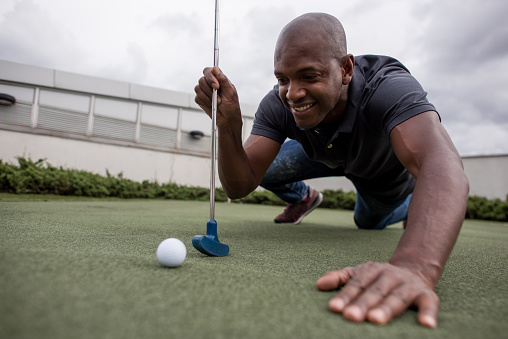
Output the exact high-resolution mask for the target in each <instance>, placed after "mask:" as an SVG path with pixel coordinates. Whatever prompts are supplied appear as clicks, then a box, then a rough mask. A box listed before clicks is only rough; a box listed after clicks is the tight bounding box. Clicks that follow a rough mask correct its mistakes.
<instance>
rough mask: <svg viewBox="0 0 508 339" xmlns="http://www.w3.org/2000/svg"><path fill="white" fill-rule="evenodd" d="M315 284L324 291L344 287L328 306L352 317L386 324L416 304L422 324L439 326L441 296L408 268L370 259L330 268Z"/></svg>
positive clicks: (432, 326) (345, 316)
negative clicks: (352, 265) (353, 265)
mask: <svg viewBox="0 0 508 339" xmlns="http://www.w3.org/2000/svg"><path fill="white" fill-rule="evenodd" d="M316 285H317V288H318V289H319V290H321V291H332V290H336V289H338V288H340V287H342V289H341V291H340V292H339V293H338V294H337V295H336V296H335V297H333V298H332V299H331V300H330V302H329V304H328V307H329V308H330V310H331V311H332V312H336V313H341V314H342V315H343V316H344V318H346V319H347V320H349V321H353V322H363V321H370V322H372V323H374V324H379V325H383V324H386V323H388V322H389V321H390V320H392V319H393V318H395V317H396V316H398V315H400V314H401V313H403V312H404V311H405V310H407V309H408V308H409V307H411V306H415V307H417V308H418V322H419V323H420V324H421V325H423V326H427V327H430V328H435V327H436V326H437V314H438V310H439V298H438V297H437V295H436V293H435V292H434V290H433V287H432V286H430V285H431V283H430V282H428V281H425V280H424V279H423V278H422V277H421V276H419V275H418V274H415V273H413V272H412V271H411V270H409V269H407V268H402V267H398V266H395V265H392V264H389V263H375V262H368V263H365V264H362V265H359V266H357V267H354V268H353V267H347V268H344V269H342V270H339V271H331V272H328V273H326V274H325V275H323V276H322V277H321V278H319V280H318V281H317V284H316Z"/></svg>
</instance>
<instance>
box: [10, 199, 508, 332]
mask: <svg viewBox="0 0 508 339" xmlns="http://www.w3.org/2000/svg"><path fill="white" fill-rule="evenodd" d="M0 199H1V201H0V216H1V220H0V338H122V339H123V338H331V337H334V338H362V339H364V338H461V339H464V338H503V337H504V338H506V336H507V335H506V333H508V325H507V323H506V319H508V306H507V302H508V283H507V279H508V273H507V269H506V263H507V262H508V260H507V259H508V250H507V247H506V244H507V243H508V242H507V240H508V225H507V224H506V223H504V224H503V223H493V222H475V221H467V222H466V223H465V225H464V228H463V230H462V232H461V235H460V237H459V241H458V243H457V245H456V247H455V250H454V252H453V254H452V258H451V260H450V262H449V264H448V266H447V269H446V270H445V273H444V275H443V277H442V280H441V282H440V283H439V285H438V287H437V293H438V295H439V296H440V298H441V301H442V305H441V312H440V317H439V320H440V323H439V327H438V329H436V330H430V329H426V328H422V327H420V326H418V325H417V323H416V319H415V315H416V313H415V311H408V312H406V313H405V314H404V315H402V316H401V317H399V318H397V319H396V320H395V321H393V322H392V323H390V324H388V325H386V326H376V325H372V324H367V323H366V324H353V323H349V322H347V321H345V320H343V319H342V317H341V316H339V315H336V314H333V313H331V312H329V311H328V310H327V302H328V300H329V299H330V298H331V297H332V296H333V293H332V292H327V293H324V292H319V291H317V290H316V288H315V281H316V279H317V278H318V277H319V276H321V275H322V274H323V273H324V272H326V271H327V270H331V269H338V268H341V267H344V266H350V265H356V264H359V263H362V262H365V261H367V260H374V261H384V260H387V259H388V258H389V257H390V254H391V252H392V251H393V249H394V247H395V246H396V244H397V242H398V239H399V237H400V235H401V234H402V229H401V227H400V225H397V226H394V227H392V228H389V229H387V230H384V231H360V230H357V229H356V228H355V227H354V225H353V221H352V213H351V212H350V211H334V210H325V209H318V210H316V211H315V212H313V213H312V214H311V215H309V216H308V217H307V218H306V219H305V220H304V222H303V223H302V224H301V225H298V226H295V225H276V224H274V223H273V222H272V218H273V216H275V215H276V214H277V213H279V212H280V210H281V208H280V207H273V206H260V205H247V204H245V205H241V204H224V203H219V204H217V205H216V219H217V222H218V226H219V237H220V239H221V241H222V242H224V243H227V244H228V245H229V246H230V248H231V253H230V255H229V256H227V257H224V258H211V257H205V256H204V255H202V254H201V253H199V252H197V251H196V250H194V248H193V247H192V245H191V239H192V237H193V236H194V235H197V234H204V232H205V228H206V221H207V219H208V212H209V204H208V203H206V202H190V201H161V200H158V201H153V200H130V201H129V200H114V201H105V200H97V199H86V200H79V199H78V200H76V201H65V200H59V198H52V197H46V198H42V199H41V200H39V201H12V202H8V201H6V200H16V199H17V200H19V196H10V195H1V196H0ZM55 199H56V200H55ZM44 200H49V201H44ZM169 237H176V238H179V239H181V240H182V241H183V242H184V243H185V244H186V246H187V249H188V255H187V259H186V261H185V262H184V264H183V265H182V266H181V267H179V268H176V269H169V268H164V267H161V266H160V265H159V264H158V263H157V261H156V258H155V250H156V248H157V245H158V244H159V243H160V242H161V241H162V240H163V239H165V238H169Z"/></svg>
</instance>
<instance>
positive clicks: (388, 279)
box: [317, 111, 469, 327]
mask: <svg viewBox="0 0 508 339" xmlns="http://www.w3.org/2000/svg"><path fill="white" fill-rule="evenodd" d="M390 139H391V142H392V145H393V148H394V150H395V153H396V154H397V156H398V157H399V159H400V161H401V162H402V164H403V165H404V166H405V167H406V168H407V169H408V170H409V171H410V172H411V174H412V175H413V176H414V177H415V178H416V186H415V189H414V192H413V196H412V198H411V203H410V205H409V211H408V220H407V221H408V223H407V228H406V230H405V231H404V234H403V235H402V237H401V239H400V242H399V244H398V246H397V248H396V250H395V252H394V254H393V256H392V257H391V259H390V261H389V263H366V264H362V265H360V266H357V267H355V268H351V267H349V268H345V269H343V270H340V271H333V272H328V273H327V274H325V275H324V276H323V277H321V278H320V279H319V280H318V282H317V287H318V288H319V289H320V290H332V289H336V288H338V287H340V286H343V285H345V286H344V287H343V289H342V290H341V292H340V293H339V294H338V295H337V296H336V297H334V298H333V299H332V300H331V301H330V304H329V307H330V309H331V310H332V311H334V312H338V313H342V314H343V316H344V317H345V318H346V319H348V320H351V321H356V322H361V321H365V320H367V321H371V322H374V323H377V324H385V323H387V322H389V321H390V320H391V319H393V318H394V317H396V316H397V315H399V314H401V313H403V312H404V311H405V310H406V309H407V308H408V307H410V306H416V307H417V308H418V321H419V322H420V323H421V324H422V325H424V326H428V327H436V326H437V313H438V309H439V299H438V297H437V295H436V294H435V293H434V288H435V286H436V284H437V282H438V280H439V278H440V276H441V274H442V272H443V269H444V267H445V264H446V261H447V260H448V257H449V255H450V253H451V251H452V248H453V246H454V244H455V242H456V239H457V236H458V234H459V231H460V228H461V226H462V222H463V220H464V215H465V209H466V203H467V196H468V192H469V184H468V180H467V178H466V175H465V173H464V171H463V167H462V161H461V159H460V156H459V155H458V153H457V151H456V149H455V147H454V146H453V143H452V141H451V140H450V138H449V136H448V134H447V133H446V131H445V130H444V128H443V126H442V125H441V123H440V121H439V118H438V116H437V114H436V113H435V112H431V111H429V112H425V113H422V114H419V115H417V116H415V117H413V118H411V119H409V120H407V121H405V122H403V123H401V124H400V125H398V126H396V127H395V128H394V129H393V130H392V132H391V134H390Z"/></svg>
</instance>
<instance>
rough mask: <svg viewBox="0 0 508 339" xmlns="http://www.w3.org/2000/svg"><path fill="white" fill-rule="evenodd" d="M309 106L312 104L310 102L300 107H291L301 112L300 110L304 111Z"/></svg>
mask: <svg viewBox="0 0 508 339" xmlns="http://www.w3.org/2000/svg"><path fill="white" fill-rule="evenodd" d="M311 106H312V104H308V105H306V106H302V107H293V108H294V109H295V111H298V112H301V111H305V110H306V109H309V108H310V107H311Z"/></svg>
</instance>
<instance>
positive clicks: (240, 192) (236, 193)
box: [223, 186, 254, 200]
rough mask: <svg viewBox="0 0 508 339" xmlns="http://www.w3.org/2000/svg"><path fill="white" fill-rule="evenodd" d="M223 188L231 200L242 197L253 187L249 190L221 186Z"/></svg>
mask: <svg viewBox="0 0 508 339" xmlns="http://www.w3.org/2000/svg"><path fill="white" fill-rule="evenodd" d="M223 189H224V192H225V193H226V195H227V196H228V198H229V199H231V200H236V199H242V198H244V197H246V196H247V195H248V194H249V193H250V192H252V191H253V190H254V189H251V190H249V189H233V188H231V187H225V186H223Z"/></svg>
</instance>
